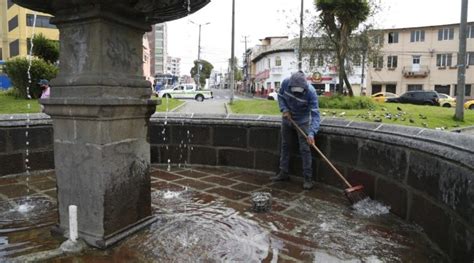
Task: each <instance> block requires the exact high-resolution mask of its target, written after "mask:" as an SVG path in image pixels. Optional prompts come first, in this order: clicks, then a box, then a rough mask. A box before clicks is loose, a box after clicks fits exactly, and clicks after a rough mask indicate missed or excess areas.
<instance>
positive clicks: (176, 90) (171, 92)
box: [158, 84, 213, 101]
mask: <svg viewBox="0 0 474 263" xmlns="http://www.w3.org/2000/svg"><path fill="white" fill-rule="evenodd" d="M158 97H160V98H175V99H195V100H197V101H203V100H204V99H212V98H213V96H212V91H210V90H205V89H199V90H198V89H196V85H194V84H180V85H177V86H175V87H173V88H171V89H163V90H160V91H159V92H158Z"/></svg>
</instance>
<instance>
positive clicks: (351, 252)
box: [0, 166, 448, 262]
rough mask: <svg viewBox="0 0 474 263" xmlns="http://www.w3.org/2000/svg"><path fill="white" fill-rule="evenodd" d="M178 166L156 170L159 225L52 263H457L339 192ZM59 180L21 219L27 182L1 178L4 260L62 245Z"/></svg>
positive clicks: (39, 178) (39, 192) (0, 256)
mask: <svg viewBox="0 0 474 263" xmlns="http://www.w3.org/2000/svg"><path fill="white" fill-rule="evenodd" d="M170 168H171V169H169V171H168V167H167V166H154V167H153V168H152V174H151V185H152V207H153V213H154V215H155V216H156V217H157V218H158V220H157V221H156V222H155V223H154V224H152V225H151V226H149V227H148V228H145V229H144V230H142V231H140V232H139V233H137V234H135V235H133V236H131V237H129V238H127V239H126V240H124V241H122V242H120V243H119V244H117V245H115V246H114V247H112V248H110V249H108V250H106V251H100V250H95V249H89V250H87V251H86V252H85V253H83V254H82V255H79V256H63V257H59V258H53V259H50V260H48V261H46V262H235V261H238V262H296V261H305V262H448V260H447V258H446V257H445V255H444V254H442V253H441V252H440V251H439V249H437V248H436V247H434V246H433V244H432V243H431V242H430V241H429V240H428V239H427V237H426V235H425V234H424V233H423V231H422V230H421V229H419V228H417V227H415V226H413V225H410V224H407V223H405V222H403V221H402V220H400V219H399V218H398V217H396V216H394V215H392V214H384V213H374V214H372V215H371V213H367V210H359V209H357V210H356V209H353V208H351V207H350V205H349V202H348V201H347V200H346V199H345V198H344V196H343V194H342V192H341V191H337V190H335V189H333V188H329V187H327V186H324V185H316V187H315V188H314V189H313V190H311V191H303V190H302V182H301V181H299V180H296V179H293V178H292V180H291V181H289V182H284V183H278V184H274V183H271V182H270V180H269V176H270V174H264V173H259V172H252V171H248V170H246V171H240V170H233V169H229V168H219V167H213V168H207V167H206V168H205V167H202V168H201V167H192V169H189V168H188V169H184V168H177V167H170ZM54 182H55V178H54V174H53V173H51V172H47V173H43V174H41V173H40V174H39V175H35V176H34V178H32V179H31V180H28V187H30V190H29V192H30V197H29V200H31V204H32V205H34V208H33V209H31V210H29V211H28V212H26V213H22V212H19V211H18V207H17V206H18V205H19V204H20V205H21V204H22V203H24V200H26V198H27V197H26V196H25V195H24V193H25V192H27V191H24V189H25V188H26V187H27V181H26V180H24V179H15V178H13V179H12V178H10V179H0V218H1V220H0V229H1V231H0V261H1V262H3V261H8V260H9V259H12V258H14V257H17V256H20V255H25V254H29V253H32V252H37V251H44V250H48V249H53V248H57V247H58V246H59V244H60V243H61V241H63V240H62V239H60V238H59V239H58V238H57V237H56V238H55V237H52V236H51V234H50V231H49V230H50V228H51V226H52V225H53V224H54V223H55V222H57V211H56V206H57V205H56V200H55V195H54V194H53V193H54V192H55V188H54ZM12 188H17V189H20V190H12ZM254 191H264V192H268V193H271V195H272V209H271V211H270V212H268V213H255V212H253V211H252V202H251V200H250V197H251V194H252V193H253V192H254ZM12 193H15V194H12ZM16 193H18V194H16ZM18 195H20V196H18ZM15 207H17V208H15ZM376 208H377V207H376ZM79 209H80V208H79ZM377 209H379V210H377V211H383V209H384V207H383V206H380V207H378V208H377Z"/></svg>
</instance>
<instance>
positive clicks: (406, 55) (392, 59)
mask: <svg viewBox="0 0 474 263" xmlns="http://www.w3.org/2000/svg"><path fill="white" fill-rule="evenodd" d="M467 29H468V30H467V60H466V66H467V68H466V89H465V96H466V98H470V99H473V98H474V90H473V85H474V22H470V23H468V27H467ZM374 41H376V42H377V41H382V43H383V45H382V49H381V52H380V56H378V57H374V58H372V63H371V65H370V66H369V71H368V75H367V93H368V94H374V93H377V92H380V91H386V92H392V93H396V94H402V93H404V92H406V91H410V90H435V91H437V92H439V93H445V94H448V95H451V96H455V95H456V88H457V85H456V84H457V72H458V70H457V69H458V66H457V65H458V63H457V61H458V50H459V24H447V25H436V26H426V27H410V28H394V29H384V30H382V31H381V34H379V35H377V36H376V37H375V39H374Z"/></svg>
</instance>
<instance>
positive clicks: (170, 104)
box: [153, 97, 184, 112]
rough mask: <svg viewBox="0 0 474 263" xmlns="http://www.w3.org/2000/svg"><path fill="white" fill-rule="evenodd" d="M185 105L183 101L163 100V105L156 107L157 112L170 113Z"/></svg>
mask: <svg viewBox="0 0 474 263" xmlns="http://www.w3.org/2000/svg"><path fill="white" fill-rule="evenodd" d="M153 99H156V98H155V97H153ZM183 103H184V101H182V100H177V99H166V98H162V99H161V104H160V105H158V106H156V112H166V111H170V110H172V109H174V108H176V107H178V106H179V105H181V104H183Z"/></svg>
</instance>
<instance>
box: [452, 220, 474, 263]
mask: <svg viewBox="0 0 474 263" xmlns="http://www.w3.org/2000/svg"><path fill="white" fill-rule="evenodd" d="M452 240H453V242H452V245H451V246H452V247H451V260H452V262H473V261H474V231H473V229H472V225H471V227H470V228H469V227H468V226H466V225H465V224H464V223H461V222H460V221H455V222H454V231H453V232H452Z"/></svg>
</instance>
